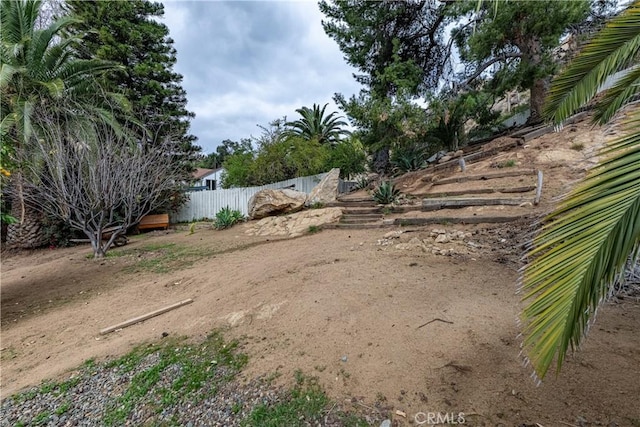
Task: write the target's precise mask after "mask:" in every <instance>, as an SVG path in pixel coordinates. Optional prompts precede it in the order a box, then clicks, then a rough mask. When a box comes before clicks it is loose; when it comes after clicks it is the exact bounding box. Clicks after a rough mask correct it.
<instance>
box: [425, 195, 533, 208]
mask: <svg viewBox="0 0 640 427" xmlns="http://www.w3.org/2000/svg"><path fill="white" fill-rule="evenodd" d="M523 203H531V204H533V203H534V199H533V198H504V197H503V198H501V197H492V198H487V197H455V198H445V197H438V198H429V199H423V200H422V210H423V211H434V210H439V209H447V208H465V207H469V206H519V205H521V204H523Z"/></svg>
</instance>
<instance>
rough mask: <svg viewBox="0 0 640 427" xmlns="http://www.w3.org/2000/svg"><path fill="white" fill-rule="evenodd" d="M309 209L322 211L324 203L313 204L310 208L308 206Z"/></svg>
mask: <svg viewBox="0 0 640 427" xmlns="http://www.w3.org/2000/svg"><path fill="white" fill-rule="evenodd" d="M309 207H310V208H311V209H322V208H324V203H322V202H313V203H312V204H311V206H309Z"/></svg>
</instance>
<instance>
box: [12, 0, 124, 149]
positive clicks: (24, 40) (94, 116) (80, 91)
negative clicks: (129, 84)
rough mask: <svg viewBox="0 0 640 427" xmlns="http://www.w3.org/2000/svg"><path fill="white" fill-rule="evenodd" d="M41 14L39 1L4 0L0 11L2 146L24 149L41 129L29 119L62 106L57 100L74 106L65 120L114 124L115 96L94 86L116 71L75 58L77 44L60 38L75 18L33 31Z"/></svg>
mask: <svg viewBox="0 0 640 427" xmlns="http://www.w3.org/2000/svg"><path fill="white" fill-rule="evenodd" d="M39 10H40V2H39V1H33V0H11V1H7V0H2V9H1V11H0V20H1V21H0V22H1V24H2V25H1V27H0V96H1V97H2V105H1V108H0V135H1V136H2V138H3V143H7V142H8V143H12V144H14V145H17V146H20V147H22V148H28V141H29V139H30V138H31V137H32V135H33V134H34V133H36V134H37V132H38V128H39V127H41V126H42V124H39V123H37V120H33V117H34V112H35V110H36V109H42V108H45V109H46V108H51V107H56V108H57V106H59V105H64V103H60V102H58V101H59V100H60V99H63V98H64V99H66V100H68V105H69V106H73V109H71V108H68V111H69V112H74V114H68V115H67V116H66V117H67V118H68V119H69V120H71V121H80V122H85V121H87V120H100V119H101V118H102V117H106V118H107V119H108V121H109V123H112V124H116V121H115V119H113V114H111V111H110V110H111V106H115V107H118V108H120V107H121V106H122V105H121V104H120V103H119V102H113V101H114V100H116V99H117V98H116V97H111V96H109V94H105V93H103V92H102V91H100V90H98V88H97V83H96V78H97V77H98V76H99V75H100V74H102V73H105V72H110V71H113V70H115V69H117V68H118V67H117V66H116V65H114V64H113V63H110V62H106V61H99V60H84V59H79V58H78V56H77V55H76V48H77V46H79V44H80V40H79V39H76V38H65V37H62V35H63V34H62V32H63V31H64V30H65V29H66V28H67V27H68V26H69V25H70V24H72V23H74V22H76V20H75V19H72V18H69V17H62V18H60V19H58V20H56V21H54V22H53V23H51V25H49V26H48V27H46V28H43V29H36V27H35V23H36V21H37V18H38V13H39ZM97 95H99V96H97ZM105 95H106V96H105ZM109 104H111V105H109ZM9 136H11V138H10V137H9Z"/></svg>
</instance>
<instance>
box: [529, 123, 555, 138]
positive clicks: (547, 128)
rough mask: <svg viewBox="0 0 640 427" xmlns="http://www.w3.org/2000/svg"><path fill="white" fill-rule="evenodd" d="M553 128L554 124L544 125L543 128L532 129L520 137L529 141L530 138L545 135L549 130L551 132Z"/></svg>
mask: <svg viewBox="0 0 640 427" xmlns="http://www.w3.org/2000/svg"><path fill="white" fill-rule="evenodd" d="M554 129H555V127H554V126H545V127H543V128H540V129H537V130H534V131H533V132H529V133H527V134H525V135H522V139H524V142H529V141H531V140H532V139H536V138H539V137H541V136H542V135H546V134H548V133H550V132H553V130H554Z"/></svg>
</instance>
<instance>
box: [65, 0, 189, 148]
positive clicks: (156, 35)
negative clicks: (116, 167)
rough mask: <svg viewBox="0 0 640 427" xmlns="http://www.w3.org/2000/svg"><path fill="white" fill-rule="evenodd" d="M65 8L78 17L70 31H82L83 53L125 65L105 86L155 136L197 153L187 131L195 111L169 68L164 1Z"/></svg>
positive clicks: (82, 3) (82, 1) (94, 1)
mask: <svg viewBox="0 0 640 427" xmlns="http://www.w3.org/2000/svg"><path fill="white" fill-rule="evenodd" d="M67 8H68V9H69V12H70V13H71V15H72V16H74V17H75V18H78V19H80V20H81V21H82V23H79V24H76V25H74V26H73V30H72V32H73V33H75V34H76V35H79V36H81V37H83V39H84V47H85V49H86V50H85V52H84V54H85V55H87V57H92V56H93V57H96V58H99V59H103V60H108V61H113V62H116V63H118V64H122V65H123V66H124V70H122V71H121V72H118V73H112V74H111V75H109V76H107V77H106V78H105V79H106V81H105V82H104V83H105V86H106V87H107V88H109V89H111V90H113V91H119V92H120V93H122V94H123V95H124V96H125V97H126V98H127V99H128V101H129V102H130V103H131V105H132V109H133V113H134V115H135V116H136V117H138V118H139V119H140V121H141V122H142V124H143V125H144V126H145V127H146V129H147V130H149V131H150V132H151V133H152V134H153V138H154V139H155V140H157V141H166V140H167V139H168V138H169V139H170V140H171V141H172V142H174V143H175V144H176V149H177V150H179V151H181V152H183V153H184V154H185V156H187V158H191V157H192V156H193V155H194V154H196V153H197V152H198V151H199V150H200V148H199V147H197V146H196V145H194V143H195V141H196V139H197V138H196V137H195V136H193V135H191V134H190V133H189V125H190V120H191V119H192V118H193V117H194V116H195V115H194V113H192V112H190V111H188V110H187V108H186V106H187V98H186V92H185V90H184V89H183V88H182V86H181V82H182V75H180V74H179V73H176V72H175V71H174V70H173V66H174V65H175V63H176V50H175V48H174V47H173V40H172V39H171V38H170V37H169V29H168V28H167V26H166V25H164V24H162V23H160V22H158V21H157V20H156V18H160V17H162V16H163V14H164V7H163V5H162V4H161V3H155V2H150V1H147V0H130V1H112V2H106V1H99V0H70V1H68V2H67Z"/></svg>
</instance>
